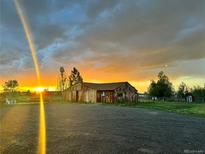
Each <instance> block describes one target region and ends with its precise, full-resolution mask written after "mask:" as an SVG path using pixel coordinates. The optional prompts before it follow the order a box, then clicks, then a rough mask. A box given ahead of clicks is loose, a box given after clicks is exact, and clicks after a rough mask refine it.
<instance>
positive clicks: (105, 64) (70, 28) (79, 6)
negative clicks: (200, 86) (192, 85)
mask: <svg viewBox="0 0 205 154" xmlns="http://www.w3.org/2000/svg"><path fill="white" fill-rule="evenodd" d="M0 3H1V4H2V8H3V9H2V13H1V19H2V22H1V23H0V30H1V31H0V32H1V34H2V35H3V36H5V38H4V40H3V45H2V46H1V48H0V52H1V55H3V57H4V58H1V57H0V62H1V65H2V66H7V65H9V64H8V62H9V61H15V60H16V59H17V58H18V62H17V63H18V65H13V66H12V68H13V69H15V68H18V70H21V68H22V70H23V69H25V68H26V67H25V66H28V68H30V67H32V64H28V62H29V61H30V60H31V59H30V58H29V54H30V53H29V51H28V45H27V42H26V40H25V36H24V32H23V29H22V26H21V24H20V21H19V18H18V16H17V14H16V10H15V7H14V4H13V3H12V1H7V0H2V1H1V2H0ZM21 3H22V5H23V7H24V8H25V12H26V15H27V18H28V20H29V23H30V25H31V29H32V33H33V35H34V40H35V43H36V47H37V51H38V56H39V59H40V64H41V67H42V69H46V68H45V67H47V70H52V68H55V67H53V66H52V65H66V66H71V65H72V66H73V65H75V66H76V65H78V66H79V67H81V68H82V69H83V70H85V68H86V67H89V69H88V70H90V72H92V71H93V72H102V71H103V72H107V73H109V74H110V75H112V76H114V77H116V76H117V75H119V74H120V75H122V72H126V75H125V77H126V78H127V79H128V80H129V79H130V80H134V78H137V79H139V80H140V79H144V78H146V79H147V76H148V75H149V76H153V74H156V71H158V70H159V69H161V68H163V66H164V65H169V66H170V68H168V71H170V74H172V75H173V76H175V74H177V75H178V76H182V75H191V74H192V73H191V72H190V71H185V73H184V74H180V73H176V71H177V72H180V71H183V69H185V70H188V69H189V68H190V67H191V66H189V65H183V67H180V69H177V67H178V66H179V65H180V64H179V63H180V62H181V61H183V62H184V61H185V62H186V61H187V62H190V63H191V62H192V61H195V60H197V61H200V59H201V60H203V59H204V58H205V52H204V49H205V45H204V41H205V28H204V27H205V18H204V14H205V9H204V8H205V1H204V0H198V1H197V3H196V2H194V1H193V0H181V1H178V0H172V1H164V0H155V1H152V0H137V1H136V0H130V1H123V0H119V1H118V0H104V1H100V0H95V1H91V0H87V1H84V0H71V1H70V0H69V1H67V0H61V1H59V0H52V1H50V0H43V1H42V0H35V1H33V0H22V1H21ZM11 53H14V54H15V55H17V56H13V55H11ZM199 65H200V63H198V64H197V66H199ZM197 66H196V67H197ZM173 68H176V70H175V69H173ZM2 71H3V70H2ZM201 71H202V72H203V73H204V71H203V70H197V69H196V70H195V72H194V73H193V74H194V75H196V74H197V72H198V74H199V76H200V74H201ZM4 73H5V74H6V72H4ZM99 74H100V73H99ZM114 74H117V75H114Z"/></svg>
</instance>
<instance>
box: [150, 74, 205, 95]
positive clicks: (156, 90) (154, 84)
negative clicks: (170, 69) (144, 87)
mask: <svg viewBox="0 0 205 154" xmlns="http://www.w3.org/2000/svg"><path fill="white" fill-rule="evenodd" d="M157 77H158V80H157V81H154V80H152V81H151V83H150V85H149V87H148V94H149V95H150V96H153V97H161V98H162V97H171V96H177V97H178V98H185V97H186V96H187V94H190V93H191V94H192V95H193V96H195V97H205V87H200V86H195V87H193V88H189V87H188V86H187V85H186V84H185V83H184V82H182V83H181V84H180V85H179V87H178V90H177V91H175V90H174V88H173V84H172V83H171V82H170V80H169V78H168V76H166V75H165V73H164V72H163V71H161V72H159V73H158V75H157Z"/></svg>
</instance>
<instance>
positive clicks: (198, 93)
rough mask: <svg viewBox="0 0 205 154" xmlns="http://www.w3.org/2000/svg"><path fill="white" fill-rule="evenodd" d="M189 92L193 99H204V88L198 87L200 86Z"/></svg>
mask: <svg viewBox="0 0 205 154" xmlns="http://www.w3.org/2000/svg"><path fill="white" fill-rule="evenodd" d="M191 92H192V94H193V95H194V96H195V97H204V98H205V87H204V88H203V87H200V86H197V87H194V88H193V89H192V90H191Z"/></svg>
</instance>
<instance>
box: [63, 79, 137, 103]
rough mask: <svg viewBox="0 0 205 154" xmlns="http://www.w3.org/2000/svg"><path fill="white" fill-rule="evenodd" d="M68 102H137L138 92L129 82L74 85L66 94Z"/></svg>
mask: <svg viewBox="0 0 205 154" xmlns="http://www.w3.org/2000/svg"><path fill="white" fill-rule="evenodd" d="M63 94H64V98H65V100H66V101H71V102H92V103H95V102H103V103H114V102H119V101H129V102H135V101H137V98H138V97H137V90H136V89H135V88H134V87H133V86H132V85H131V84H129V83H128V82H114V83H89V82H82V83H78V84H75V85H72V86H71V87H69V88H68V89H66V90H65V91H64V92H63Z"/></svg>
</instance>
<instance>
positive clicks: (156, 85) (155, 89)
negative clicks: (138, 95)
mask: <svg viewBox="0 0 205 154" xmlns="http://www.w3.org/2000/svg"><path fill="white" fill-rule="evenodd" d="M148 92H149V94H150V95H151V96H156V97H170V96H171V95H172V94H173V87H172V83H171V82H170V81H169V78H168V77H167V76H166V75H165V74H164V72H163V71H161V72H159V74H158V81H157V82H155V81H154V80H152V81H151V84H150V86H149V89H148Z"/></svg>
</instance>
